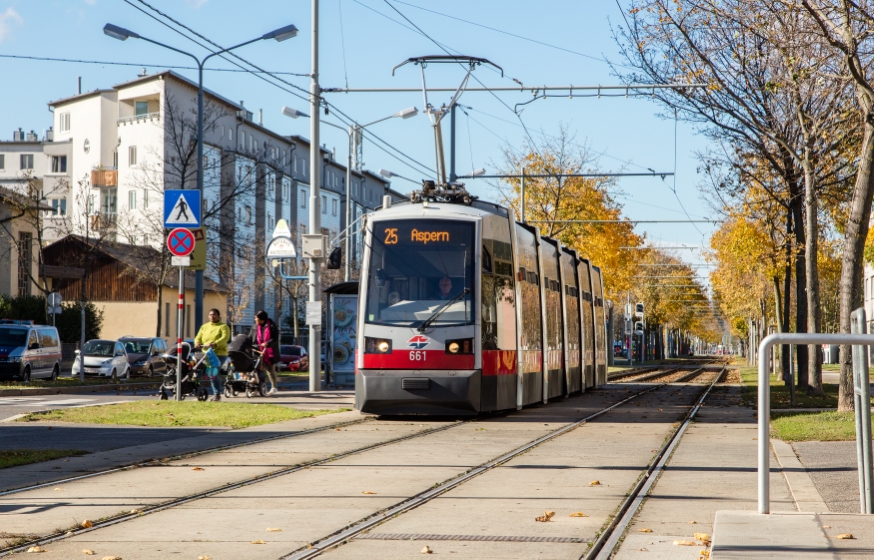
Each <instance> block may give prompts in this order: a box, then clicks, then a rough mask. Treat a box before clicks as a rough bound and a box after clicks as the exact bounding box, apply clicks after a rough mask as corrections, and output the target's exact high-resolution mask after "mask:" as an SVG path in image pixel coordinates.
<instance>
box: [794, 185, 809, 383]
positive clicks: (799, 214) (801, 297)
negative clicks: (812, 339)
mask: <svg viewBox="0 0 874 560" xmlns="http://www.w3.org/2000/svg"><path fill="white" fill-rule="evenodd" d="M803 195H804V193H802V192H801V191H800V190H799V189H798V188H797V187H796V188H793V189H792V202H791V208H792V222H793V223H792V226H793V228H792V229H793V231H794V233H795V247H794V252H795V332H796V333H805V332H807V273H806V272H807V265H806V263H805V261H807V259H806V258H805V256H804V252H805V249H804V247H805V246H806V244H807V240H806V236H805V234H804V233H805V232H804V208H803V207H802V206H803V204H802V202H803V200H802V198H803ZM795 351H796V354H797V356H798V386H799V387H807V386H808V376H807V359H808V358H807V346H798V347H796V349H795Z"/></svg>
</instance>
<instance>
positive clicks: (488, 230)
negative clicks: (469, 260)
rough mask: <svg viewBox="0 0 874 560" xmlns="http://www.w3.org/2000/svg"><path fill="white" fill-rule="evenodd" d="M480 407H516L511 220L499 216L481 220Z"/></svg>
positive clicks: (500, 408)
mask: <svg viewBox="0 0 874 560" xmlns="http://www.w3.org/2000/svg"><path fill="white" fill-rule="evenodd" d="M482 240H483V243H482V259H481V262H482V266H481V268H482V284H481V285H482V288H481V292H482V296H481V320H480V324H481V344H482V388H481V399H482V403H481V407H480V410H482V411H488V410H503V409H507V408H515V406H516V383H517V376H516V296H515V290H516V288H515V282H514V278H513V277H514V274H513V247H512V244H511V241H510V223H509V221H508V220H507V219H506V218H503V217H500V216H492V215H486V216H483V219H482Z"/></svg>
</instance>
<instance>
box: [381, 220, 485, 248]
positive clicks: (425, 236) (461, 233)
mask: <svg viewBox="0 0 874 560" xmlns="http://www.w3.org/2000/svg"><path fill="white" fill-rule="evenodd" d="M373 227H374V236H375V237H376V238H377V239H379V240H380V241H382V242H383V243H384V244H385V245H407V246H418V247H422V246H431V245H449V244H451V245H458V244H461V245H464V244H466V243H467V242H468V241H469V238H470V232H471V229H470V227H471V224H470V223H469V222H463V221H449V220H399V221H386V222H379V223H377V224H374V226H373Z"/></svg>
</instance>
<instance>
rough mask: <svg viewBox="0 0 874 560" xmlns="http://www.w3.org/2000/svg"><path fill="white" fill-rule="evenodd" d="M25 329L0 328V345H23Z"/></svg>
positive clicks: (25, 339) (25, 340) (25, 338)
mask: <svg viewBox="0 0 874 560" xmlns="http://www.w3.org/2000/svg"><path fill="white" fill-rule="evenodd" d="M26 342H27V329H0V346H15V347H18V346H24V344H25V343H26Z"/></svg>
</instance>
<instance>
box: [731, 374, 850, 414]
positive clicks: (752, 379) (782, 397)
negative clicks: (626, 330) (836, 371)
mask: <svg viewBox="0 0 874 560" xmlns="http://www.w3.org/2000/svg"><path fill="white" fill-rule="evenodd" d="M740 376H741V381H742V382H743V387H742V388H741V395H742V396H743V400H744V404H746V405H747V406H756V400H757V399H758V391H759V370H758V368H755V367H742V368H740ZM769 378H770V380H771V409H780V408H837V407H838V386H837V385H835V384H832V383H824V384H823V395H821V396H820V395H808V394H807V391H806V390H805V389H800V388H798V387H796V388H795V405H794V406H793V405H792V403H791V401H790V398H789V387H787V386H786V384H785V383H783V380H782V379H779V378H777V377H774V376H773V375H771V376H769Z"/></svg>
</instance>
